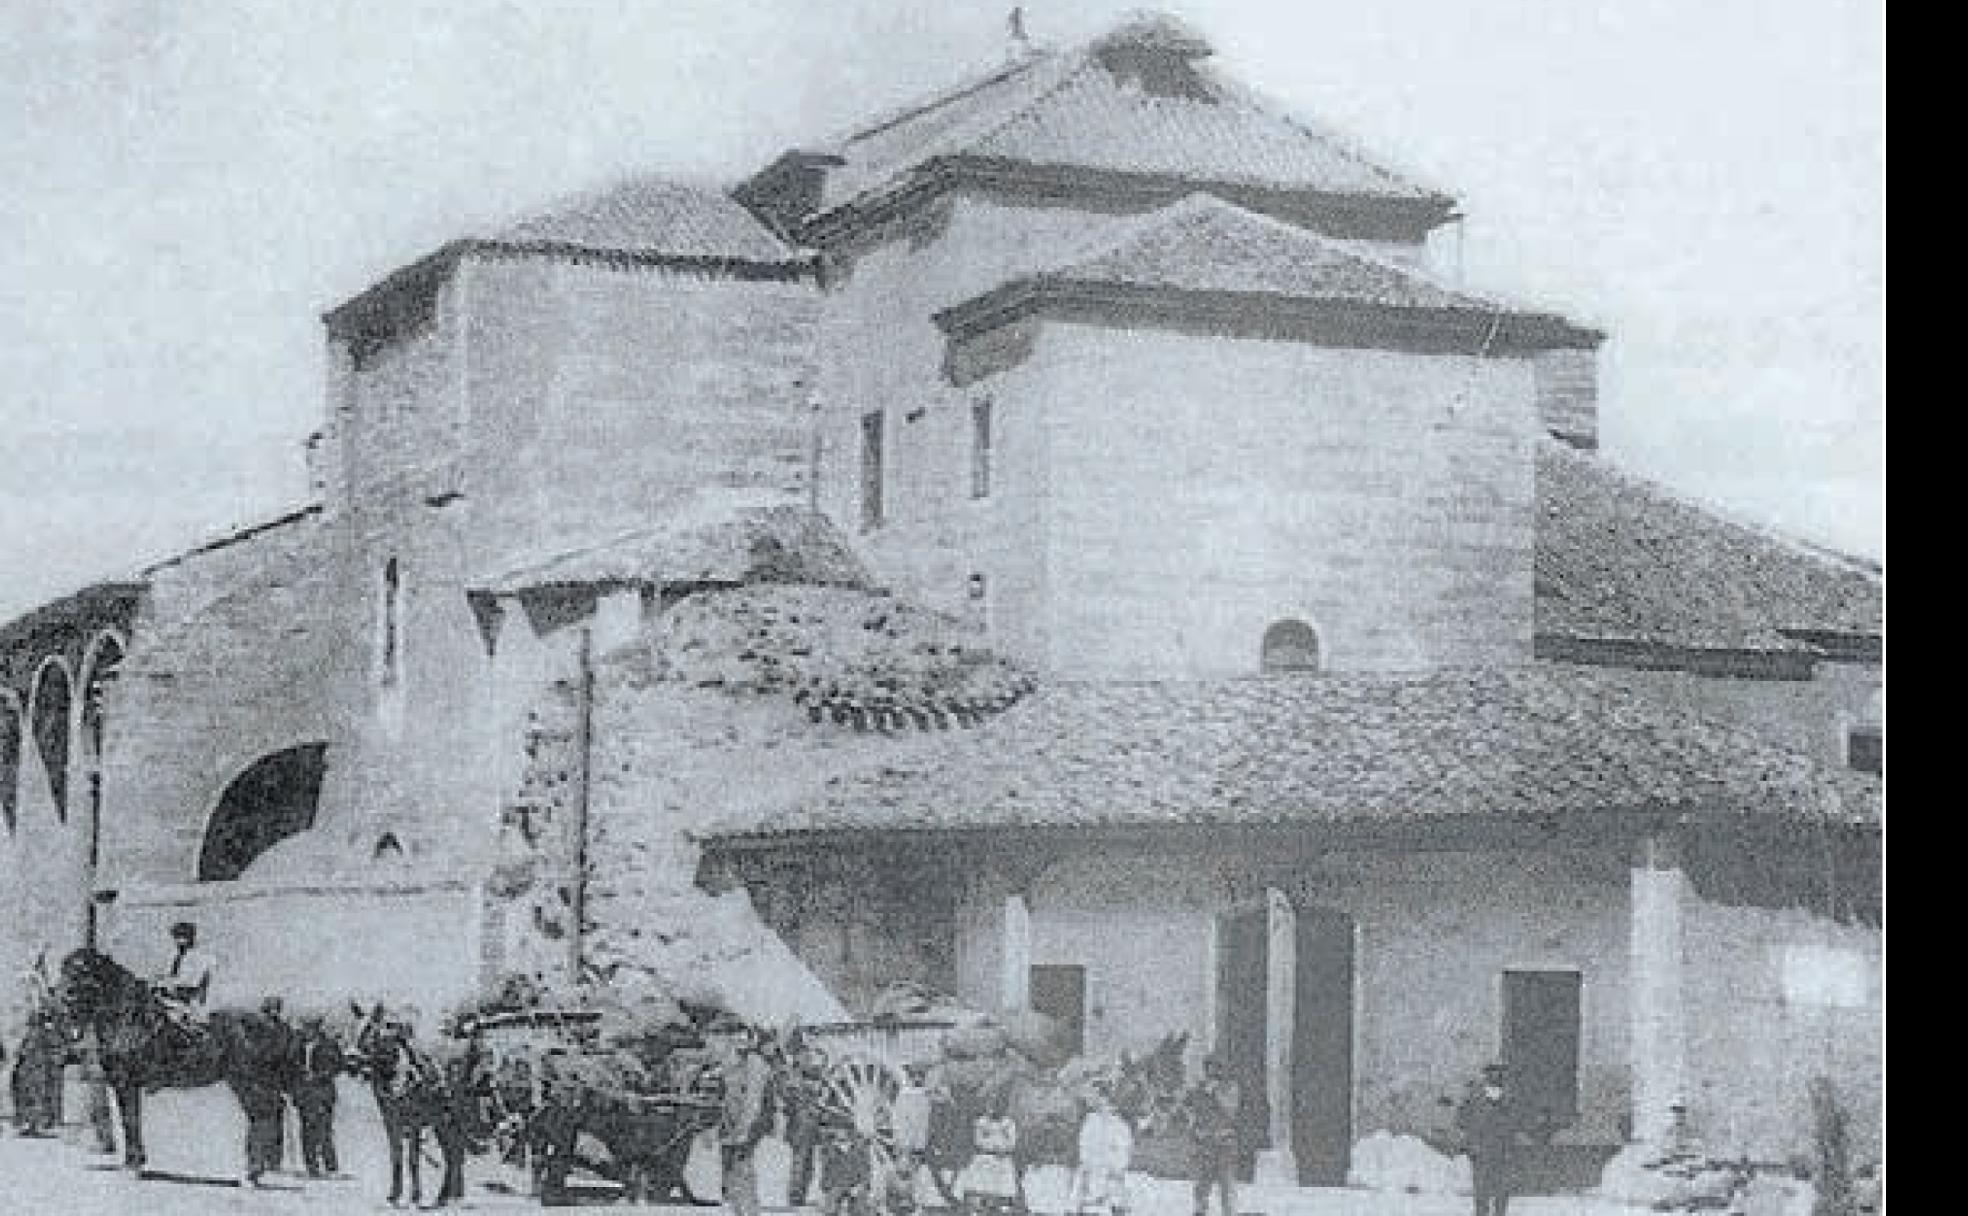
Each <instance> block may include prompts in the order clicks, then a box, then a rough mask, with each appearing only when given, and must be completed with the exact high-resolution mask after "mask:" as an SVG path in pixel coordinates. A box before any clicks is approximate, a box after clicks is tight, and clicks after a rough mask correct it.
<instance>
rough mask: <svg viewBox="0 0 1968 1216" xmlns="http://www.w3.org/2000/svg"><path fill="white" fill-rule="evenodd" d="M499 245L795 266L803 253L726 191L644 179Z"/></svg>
mask: <svg viewBox="0 0 1968 1216" xmlns="http://www.w3.org/2000/svg"><path fill="white" fill-rule="evenodd" d="M488 239H489V240H490V241H491V242H492V243H494V244H499V245H522V246H526V245H546V246H567V247H573V248H579V249H585V250H594V251H597V252H607V253H631V254H650V255H663V256H670V257H682V258H713V259H723V260H729V261H739V262H764V263H776V262H791V261H797V260H799V259H800V254H799V252H798V251H797V250H795V249H793V248H792V247H791V246H790V245H787V244H786V243H785V242H783V241H781V240H780V239H779V238H778V237H776V236H774V235H773V234H772V233H771V232H770V231H768V230H767V229H766V228H765V226H764V225H762V224H760V223H759V222H758V220H757V219H755V218H753V216H752V213H751V212H749V211H747V210H745V208H743V207H742V206H740V205H739V204H738V203H736V202H734V201H733V200H732V199H731V198H729V197H728V196H726V195H725V194H723V193H722V192H720V191H718V190H715V189H709V188H705V187H701V186H692V185H686V184H683V183H680V182H674V181H667V180H664V179H661V178H641V179H637V180H634V181H628V182H623V183H621V184H619V185H615V186H611V187H609V188H607V189H603V190H597V191H593V192H591V193H587V194H582V195H578V196H576V197H573V198H570V199H566V200H563V201H561V202H559V203H556V204H554V205H553V206H551V207H549V208H547V209H546V210H543V211H541V212H539V213H537V214H535V215H533V216H530V217H528V218H527V219H524V220H521V221H519V222H518V223H515V224H513V225H512V226H510V227H508V228H505V229H503V230H501V231H500V232H498V233H495V234H493V235H492V236H491V237H489V238H488Z"/></svg>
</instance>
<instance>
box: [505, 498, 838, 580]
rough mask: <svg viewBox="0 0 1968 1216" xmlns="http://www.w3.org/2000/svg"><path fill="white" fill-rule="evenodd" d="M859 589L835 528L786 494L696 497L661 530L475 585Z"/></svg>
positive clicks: (538, 560)
mask: <svg viewBox="0 0 1968 1216" xmlns="http://www.w3.org/2000/svg"><path fill="white" fill-rule="evenodd" d="M759 580H769V581H775V582H804V583H813V584H817V585H822V586H848V587H858V586H865V585H866V583H867V574H866V572H865V571H864V570H863V569H862V567H861V564H860V562H859V561H858V560H856V558H855V557H854V552H853V549H852V548H851V547H850V546H849V545H848V543H847V541H846V539H845V538H844V537H842V536H841V535H840V533H839V531H838V530H836V529H835V528H834V526H833V525H832V524H831V523H829V522H828V521H827V519H826V518H825V517H824V516H821V515H818V514H816V513H814V512H812V511H809V510H806V509H805V508H803V507H797V506H791V505H788V504H787V503H786V501H785V499H784V496H783V495H779V494H776V493H767V492H760V491H749V490H702V491H699V492H698V493H697V494H696V495H694V496H693V497H692V498H690V499H688V500H687V501H685V502H682V503H680V504H677V505H675V506H673V507H672V508H671V509H669V510H667V511H666V512H665V513H664V517H663V522H662V524H661V525H659V526H657V527H652V528H647V529H642V530H638V531H635V532H630V533H625V534H623V535H620V536H615V537H611V538H610V539H608V540H605V541H602V542H601V543H599V544H595V545H591V546H588V547H586V548H581V549H573V550H565V551H561V552H557V553H553V554H548V555H543V556H538V557H521V558H518V559H515V560H512V561H508V562H507V563H505V564H503V565H501V566H500V567H498V568H496V569H493V570H488V571H485V572H483V573H482V574H480V575H479V576H478V577H477V578H476V579H475V580H474V587H475V589H477V590H481V591H489V592H492V593H494V594H497V595H510V594H514V593H517V592H520V591H524V590H527V589H528V588H533V587H551V586H569V585H575V584H603V583H648V582H656V583H744V582H753V581H759Z"/></svg>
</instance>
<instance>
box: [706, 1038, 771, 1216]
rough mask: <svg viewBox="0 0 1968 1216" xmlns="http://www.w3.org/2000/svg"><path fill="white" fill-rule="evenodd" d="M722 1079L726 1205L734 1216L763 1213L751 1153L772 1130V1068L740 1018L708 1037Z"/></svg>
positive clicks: (720, 1126) (721, 1139) (720, 1133)
mask: <svg viewBox="0 0 1968 1216" xmlns="http://www.w3.org/2000/svg"><path fill="white" fill-rule="evenodd" d="M708 1037H709V1038H710V1041H711V1049H712V1051H713V1052H714V1053H715V1055H716V1059H717V1063H718V1074H719V1076H720V1077H721V1078H722V1079H723V1081H724V1107H723V1110H722V1112H721V1113H720V1115H719V1118H718V1142H719V1144H720V1145H722V1146H723V1156H724V1205H725V1207H727V1208H729V1209H731V1211H732V1213H733V1216H759V1195H758V1171H757V1169H756V1168H755V1166H754V1164H753V1157H754V1156H755V1155H756V1154H757V1152H758V1143H759V1141H760V1140H762V1139H764V1138H765V1133H766V1132H767V1131H768V1130H770V1126H769V1120H770V1119H771V1117H772V1111H771V1104H770V1103H769V1102H768V1101H767V1100H766V1096H767V1090H768V1089H769V1087H770V1086H771V1084H772V1077H771V1070H770V1069H768V1068H767V1067H766V1063H765V1058H764V1057H763V1056H761V1055H760V1054H759V1049H758V1040H757V1038H756V1036H755V1035H754V1034H753V1032H752V1028H751V1027H749V1026H747V1025H745V1024H744V1023H743V1022H740V1021H738V1020H737V1019H736V1018H731V1019H725V1020H721V1021H719V1022H717V1023H714V1024H713V1025H712V1026H711V1028H710V1034H709V1036H708Z"/></svg>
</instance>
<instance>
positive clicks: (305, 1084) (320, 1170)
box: [294, 1015, 342, 1178]
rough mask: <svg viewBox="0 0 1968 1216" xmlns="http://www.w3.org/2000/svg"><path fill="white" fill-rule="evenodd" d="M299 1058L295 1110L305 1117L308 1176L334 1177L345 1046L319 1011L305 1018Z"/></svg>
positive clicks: (304, 1159) (303, 1141) (304, 1158)
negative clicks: (337, 1095) (338, 1089)
mask: <svg viewBox="0 0 1968 1216" xmlns="http://www.w3.org/2000/svg"><path fill="white" fill-rule="evenodd" d="M295 1050H296V1051H297V1052H298V1053H299V1057H300V1058H299V1059H298V1060H296V1061H295V1067H294V1111H295V1113H296V1114H298V1115H299V1116H300V1118H301V1161H302V1164H303V1165H305V1166H306V1167H307V1172H308V1177H310V1178H320V1177H322V1176H324V1175H326V1176H328V1177H333V1176H334V1175H335V1174H337V1173H339V1172H340V1171H341V1164H340V1162H338V1161H337V1160H336V1158H335V1077H336V1076H337V1075H339V1074H340V1072H341V1070H342V1046H341V1044H340V1043H337V1042H336V1041H335V1038H334V1036H333V1035H330V1034H329V1033H328V1031H327V1029H326V1027H325V1025H324V1023H323V1021H322V1019H321V1018H320V1016H319V1015H310V1016H309V1017H307V1018H304V1019H302V1021H301V1033H300V1037H299V1045H298V1046H297V1047H296V1048H295Z"/></svg>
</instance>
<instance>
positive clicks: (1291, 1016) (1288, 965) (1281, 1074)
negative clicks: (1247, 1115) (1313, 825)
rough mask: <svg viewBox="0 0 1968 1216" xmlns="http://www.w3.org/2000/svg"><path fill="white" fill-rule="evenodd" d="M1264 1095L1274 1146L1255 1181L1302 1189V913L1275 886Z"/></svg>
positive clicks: (1267, 961) (1269, 919)
mask: <svg viewBox="0 0 1968 1216" xmlns="http://www.w3.org/2000/svg"><path fill="white" fill-rule="evenodd" d="M1264 913H1265V916H1264V920H1265V938H1266V940H1265V951H1264V1097H1265V1100H1266V1102H1267V1103H1268V1105H1269V1108H1270V1121H1269V1123H1268V1125H1267V1127H1266V1133H1267V1139H1268V1140H1269V1142H1270V1143H1269V1145H1268V1146H1267V1147H1266V1148H1265V1149H1264V1151H1262V1152H1260V1153H1259V1154H1258V1155H1257V1163H1256V1169H1255V1172H1254V1177H1255V1180H1256V1181H1258V1182H1262V1183H1274V1184H1279V1185H1284V1186H1297V1185H1298V1162H1297V1160H1296V1158H1295V1156H1294V1154H1293V1152H1292V1122H1293V1120H1292V1032H1293V1030H1294V1029H1295V1027H1296V1020H1297V1016H1298V1012H1297V1006H1298V915H1297V913H1296V912H1294V911H1293V910H1292V905H1291V899H1290V897H1289V896H1287V895H1286V894H1285V893H1284V892H1283V891H1280V890H1278V889H1277V888H1276V887H1268V888H1266V889H1265V892H1264Z"/></svg>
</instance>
